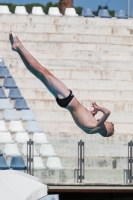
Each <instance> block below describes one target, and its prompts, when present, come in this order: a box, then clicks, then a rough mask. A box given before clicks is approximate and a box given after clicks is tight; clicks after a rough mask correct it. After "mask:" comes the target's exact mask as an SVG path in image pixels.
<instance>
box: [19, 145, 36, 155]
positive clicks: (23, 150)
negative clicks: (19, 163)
mask: <svg viewBox="0 0 133 200" xmlns="http://www.w3.org/2000/svg"><path fill="white" fill-rule="evenodd" d="M22 154H23V155H24V156H27V144H24V145H23V148H22ZM38 155H39V154H38V153H37V151H36V147H35V145H34V156H38Z"/></svg>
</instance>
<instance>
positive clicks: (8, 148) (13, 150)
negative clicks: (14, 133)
mask: <svg viewBox="0 0 133 200" xmlns="http://www.w3.org/2000/svg"><path fill="white" fill-rule="evenodd" d="M4 154H5V155H6V156H20V155H21V153H20V152H19V150H18V147H17V145H16V144H6V145H5V149H4Z"/></svg>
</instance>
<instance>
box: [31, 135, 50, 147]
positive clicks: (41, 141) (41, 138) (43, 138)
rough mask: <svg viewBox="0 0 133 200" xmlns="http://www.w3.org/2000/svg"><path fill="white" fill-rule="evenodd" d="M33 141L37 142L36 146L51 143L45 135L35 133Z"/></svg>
mask: <svg viewBox="0 0 133 200" xmlns="http://www.w3.org/2000/svg"><path fill="white" fill-rule="evenodd" d="M33 141H34V142H35V144H48V143H49V141H48V140H47V138H46V136H45V134H44V133H34V134H33Z"/></svg>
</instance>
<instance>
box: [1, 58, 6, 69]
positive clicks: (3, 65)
mask: <svg viewBox="0 0 133 200" xmlns="http://www.w3.org/2000/svg"><path fill="white" fill-rule="evenodd" d="M0 67H6V65H5V62H4V60H3V58H1V57H0Z"/></svg>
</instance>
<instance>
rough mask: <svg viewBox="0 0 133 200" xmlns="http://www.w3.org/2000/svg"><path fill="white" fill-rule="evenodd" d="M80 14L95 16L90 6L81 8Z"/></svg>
mask: <svg viewBox="0 0 133 200" xmlns="http://www.w3.org/2000/svg"><path fill="white" fill-rule="evenodd" d="M82 16H84V17H95V15H93V13H92V10H91V9H90V8H83V10H82Z"/></svg>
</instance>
